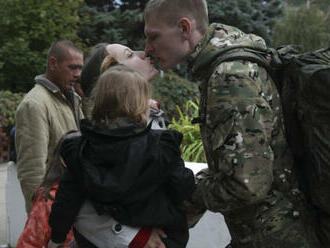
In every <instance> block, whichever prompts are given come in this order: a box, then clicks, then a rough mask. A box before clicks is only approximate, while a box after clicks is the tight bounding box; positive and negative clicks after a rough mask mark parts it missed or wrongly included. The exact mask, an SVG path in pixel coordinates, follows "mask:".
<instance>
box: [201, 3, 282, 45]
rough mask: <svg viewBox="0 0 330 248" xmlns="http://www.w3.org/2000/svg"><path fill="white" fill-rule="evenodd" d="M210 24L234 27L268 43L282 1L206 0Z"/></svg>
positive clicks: (280, 9)
mask: <svg viewBox="0 0 330 248" xmlns="http://www.w3.org/2000/svg"><path fill="white" fill-rule="evenodd" d="M207 2H208V8H209V19H210V22H219V23H223V24H227V25H230V26H235V27H237V28H239V29H241V30H242V31H244V32H246V33H254V34H257V35H259V36H261V37H263V38H264V39H265V40H266V41H267V42H268V43H269V42H270V40H271V31H272V27H273V25H274V23H275V21H274V20H275V19H276V18H278V17H279V16H281V15H282V14H283V10H284V3H283V1H282V0H268V1H263V0H231V1H226V0H221V1H219V0H208V1H207Z"/></svg>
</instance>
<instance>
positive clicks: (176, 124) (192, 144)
mask: <svg viewBox="0 0 330 248" xmlns="http://www.w3.org/2000/svg"><path fill="white" fill-rule="evenodd" d="M177 111H178V113H179V119H178V120H176V119H174V118H173V120H172V124H170V125H169V129H174V130H177V131H179V132H181V133H182V134H183V140H182V144H181V149H182V158H183V160H184V161H190V162H203V163H206V157H205V153H204V148H203V143H202V139H201V136H200V132H199V125H197V124H191V121H192V119H193V118H194V117H197V116H198V105H197V104H196V103H195V102H193V101H191V100H189V101H187V102H186V104H185V108H184V110H183V111H182V110H181V109H180V108H179V106H177Z"/></svg>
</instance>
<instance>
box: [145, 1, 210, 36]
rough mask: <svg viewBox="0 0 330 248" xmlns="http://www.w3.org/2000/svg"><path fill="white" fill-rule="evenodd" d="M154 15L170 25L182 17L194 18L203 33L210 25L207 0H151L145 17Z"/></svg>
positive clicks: (198, 28)
mask: <svg viewBox="0 0 330 248" xmlns="http://www.w3.org/2000/svg"><path fill="white" fill-rule="evenodd" d="M155 14H156V15H155ZM152 15H155V16H157V18H158V19H161V20H162V21H164V22H165V23H166V24H167V25H169V26H174V25H176V24H177V23H178V21H179V20H180V19H181V18H182V17H188V18H192V19H194V20H195V21H196V26H197V30H198V31H199V32H200V33H201V34H204V32H205V31H206V29H207V28H208V25H209V18H208V11H207V3H206V0H149V2H148V3H147V5H146V7H145V10H144V19H145V20H147V19H148V18H149V17H150V16H152Z"/></svg>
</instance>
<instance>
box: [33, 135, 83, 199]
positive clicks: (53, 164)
mask: <svg viewBox="0 0 330 248" xmlns="http://www.w3.org/2000/svg"><path fill="white" fill-rule="evenodd" d="M80 135H81V133H80V132H79V131H75V130H74V131H69V132H68V133H66V134H64V135H63V136H62V138H61V139H60V140H59V142H58V143H57V146H56V148H55V151H54V156H53V159H52V160H51V161H50V164H49V165H48V169H47V172H46V175H45V177H44V179H43V181H42V183H41V185H40V187H43V190H42V194H43V195H44V196H45V198H46V199H50V200H54V199H53V197H52V196H51V195H50V190H51V189H52V188H53V187H54V185H55V184H56V183H58V182H59V181H60V178H61V176H62V175H63V173H64V171H65V165H64V163H63V161H62V158H61V154H60V149H61V146H62V143H63V141H64V140H66V139H68V138H72V137H76V136H80ZM34 197H36V195H34Z"/></svg>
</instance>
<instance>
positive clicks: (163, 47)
mask: <svg viewBox="0 0 330 248" xmlns="http://www.w3.org/2000/svg"><path fill="white" fill-rule="evenodd" d="M144 33H145V36H146V45H145V52H146V54H147V55H151V56H152V57H153V58H155V59H157V60H158V64H159V66H160V68H161V69H163V70H166V69H170V68H173V67H175V66H176V65H177V64H180V63H181V62H183V60H184V58H185V57H186V55H187V53H188V52H187V46H186V40H185V39H184V37H183V35H182V30H181V29H180V28H179V26H178V25H175V26H173V27H170V26H168V25H167V24H166V23H165V22H163V21H161V20H160V19H159V18H157V17H154V16H149V17H148V18H147V19H146V20H145V27H144Z"/></svg>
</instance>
